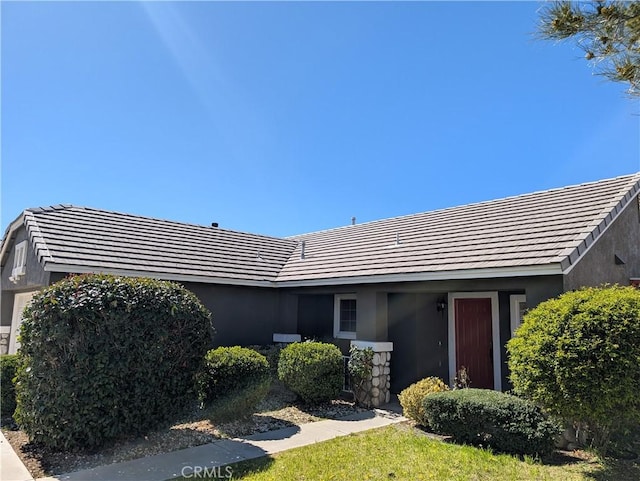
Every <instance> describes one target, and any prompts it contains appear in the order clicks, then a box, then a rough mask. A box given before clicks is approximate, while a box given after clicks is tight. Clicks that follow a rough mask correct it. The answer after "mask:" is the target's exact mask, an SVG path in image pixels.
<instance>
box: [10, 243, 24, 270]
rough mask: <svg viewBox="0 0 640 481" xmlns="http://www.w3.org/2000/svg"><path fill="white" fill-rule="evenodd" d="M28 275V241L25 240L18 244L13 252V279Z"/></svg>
mask: <svg viewBox="0 0 640 481" xmlns="http://www.w3.org/2000/svg"><path fill="white" fill-rule="evenodd" d="M26 273H27V241H26V240H23V241H22V242H19V243H18V244H16V247H15V250H14V252H13V270H12V271H11V276H12V277H20V276H23V275H25V274H26Z"/></svg>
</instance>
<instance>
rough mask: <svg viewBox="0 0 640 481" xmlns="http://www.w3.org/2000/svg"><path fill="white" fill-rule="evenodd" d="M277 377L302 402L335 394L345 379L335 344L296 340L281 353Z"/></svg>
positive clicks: (331, 397) (326, 397)
mask: <svg viewBox="0 0 640 481" xmlns="http://www.w3.org/2000/svg"><path fill="white" fill-rule="evenodd" d="M278 377H279V378H280V380H281V381H282V382H283V383H284V384H285V386H287V387H288V388H289V389H291V390H292V391H293V392H294V393H296V394H297V395H298V396H300V398H302V400H303V401H304V402H307V403H320V402H325V401H330V400H332V399H335V398H336V397H338V395H339V394H340V392H341V391H342V385H343V382H344V365H343V361H342V353H341V352H340V349H338V347H337V346H335V345H334V344H328V343H324V342H295V343H293V344H289V345H288V346H287V347H285V348H284V349H283V350H282V352H281V353H280V361H279V363H278Z"/></svg>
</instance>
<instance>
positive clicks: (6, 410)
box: [0, 354, 20, 416]
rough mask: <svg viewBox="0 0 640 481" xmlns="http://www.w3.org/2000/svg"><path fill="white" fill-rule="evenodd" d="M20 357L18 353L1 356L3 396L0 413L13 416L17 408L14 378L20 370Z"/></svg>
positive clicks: (0, 370) (0, 377)
mask: <svg viewBox="0 0 640 481" xmlns="http://www.w3.org/2000/svg"><path fill="white" fill-rule="evenodd" d="M19 362H20V361H19V358H18V355H17V354H5V355H3V356H0V389H1V390H2V398H1V399H0V402H1V403H2V404H1V405H0V408H1V409H0V413H1V414H2V416H12V415H13V412H14V411H15V410H16V388H15V382H14V378H15V377H16V373H17V371H18V363H19Z"/></svg>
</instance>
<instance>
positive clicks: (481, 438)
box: [424, 389, 559, 455]
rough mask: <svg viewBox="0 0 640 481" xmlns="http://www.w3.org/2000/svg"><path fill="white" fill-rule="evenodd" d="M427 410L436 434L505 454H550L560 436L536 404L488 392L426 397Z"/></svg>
mask: <svg viewBox="0 0 640 481" xmlns="http://www.w3.org/2000/svg"><path fill="white" fill-rule="evenodd" d="M424 410H425V415H426V418H427V421H428V423H429V426H430V427H431V429H432V430H433V431H434V432H436V433H438V434H445V435H450V436H453V437H454V439H455V440H456V441H458V442H460V443H468V444H476V445H478V444H479V445H483V446H489V447H492V448H494V449H496V450H498V451H501V452H504V453H513V454H531V455H534V454H540V455H544V454H547V453H549V452H551V451H552V450H553V446H554V437H555V436H556V435H557V434H558V433H559V428H558V426H557V424H556V423H554V422H553V421H551V420H550V419H548V418H547V416H546V415H545V414H544V413H543V412H542V411H541V410H540V409H539V408H538V407H537V406H536V405H534V404H533V403H531V402H529V401H526V400H524V399H520V398H518V397H515V396H512V395H509V394H505V393H501V392H498V391H491V390H488V389H459V390H455V391H448V392H441V393H434V394H431V395H429V396H426V397H425V399H424Z"/></svg>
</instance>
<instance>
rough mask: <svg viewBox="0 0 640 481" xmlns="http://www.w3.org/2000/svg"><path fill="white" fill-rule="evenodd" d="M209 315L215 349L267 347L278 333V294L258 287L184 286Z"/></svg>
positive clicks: (192, 284)
mask: <svg viewBox="0 0 640 481" xmlns="http://www.w3.org/2000/svg"><path fill="white" fill-rule="evenodd" d="M185 287H186V288H187V289H189V290H190V291H192V292H193V293H194V294H195V295H196V296H198V298H199V299H200V301H201V302H202V304H203V305H204V306H205V307H206V308H207V309H209V310H210V311H211V314H212V316H211V317H212V320H213V327H214V328H215V330H216V333H215V336H214V339H213V341H214V345H216V346H233V345H245V346H246V345H250V344H270V343H271V342H272V341H273V333H274V332H277V325H278V322H277V320H278V314H279V307H280V303H279V292H278V291H277V290H275V289H269V288H257V287H255V288H254V287H238V286H222V285H212V284H196V283H185Z"/></svg>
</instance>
